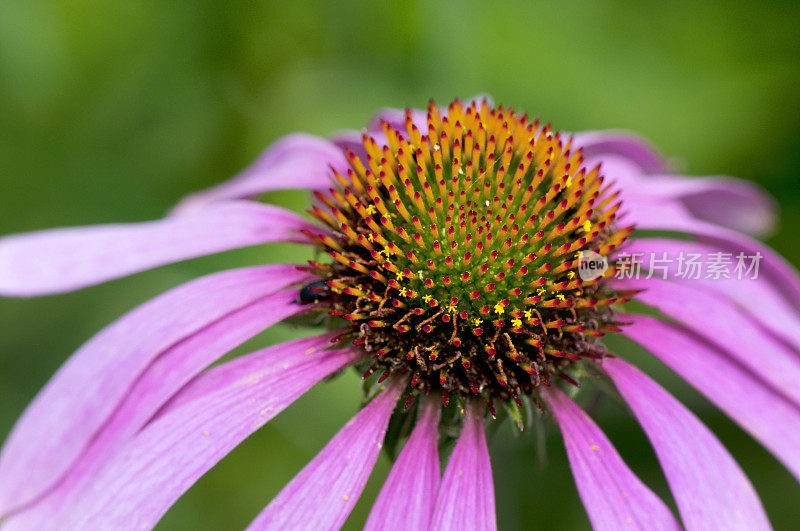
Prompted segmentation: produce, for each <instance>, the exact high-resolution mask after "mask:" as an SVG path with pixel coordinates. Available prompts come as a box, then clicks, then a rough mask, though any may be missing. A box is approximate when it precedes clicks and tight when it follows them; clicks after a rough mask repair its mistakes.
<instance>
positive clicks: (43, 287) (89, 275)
mask: <svg viewBox="0 0 800 531" xmlns="http://www.w3.org/2000/svg"><path fill="white" fill-rule="evenodd" d="M304 228H312V229H317V230H318V228H317V227H316V226H314V225H311V224H309V223H308V222H306V221H305V220H303V218H301V217H300V216H298V215H296V214H293V213H292V212H289V211H288V210H283V209H281V208H278V207H275V206H270V205H261V204H258V203H251V202H247V201H237V202H228V203H221V204H218V205H214V206H210V207H209V208H207V209H205V210H203V211H202V212H195V213H192V214H187V215H185V216H176V217H171V218H166V219H162V220H158V221H148V222H144V223H127V224H117V225H95V226H89V227H71V228H60V229H52V230H45V231H40V232H33V233H27V234H17V235H13V236H6V237H5V238H2V239H0V295H5V296H15V297H29V296H34V295H45V294H48V293H61V292H66V291H71V290H75V289H79V288H83V287H86V286H91V285H94V284H100V283H101V282H105V281H107V280H111V279H115V278H119V277H123V276H125V275H130V274H132V273H138V272H139V271H144V270H146V269H151V268H153V267H157V266H161V265H164V264H169V263H172V262H178V261H180V260H186V259H189V258H195V257H198V256H203V255H208V254H213V253H218V252H221V251H226V250H229V249H235V248H238V247H246V246H248V245H256V244H261V243H266V242H274V241H294V242H300V243H307V242H308V239H307V238H306V237H305V236H304V235H302V234H301V233H300V229H304Z"/></svg>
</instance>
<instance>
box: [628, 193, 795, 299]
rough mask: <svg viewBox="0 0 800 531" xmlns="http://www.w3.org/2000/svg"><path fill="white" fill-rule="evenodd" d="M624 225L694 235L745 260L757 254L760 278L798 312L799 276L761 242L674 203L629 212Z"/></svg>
mask: <svg viewBox="0 0 800 531" xmlns="http://www.w3.org/2000/svg"><path fill="white" fill-rule="evenodd" d="M625 222H626V223H635V224H636V227H637V228H638V229H652V230H671V231H678V232H685V233H687V234H691V235H694V236H695V237H696V238H697V239H698V240H699V241H700V242H701V243H706V244H708V245H711V246H713V247H716V248H719V249H720V250H721V251H724V252H728V253H731V254H733V256H736V255H737V254H738V253H740V252H743V253H744V254H745V255H747V256H756V255H757V254H760V255H761V257H762V258H761V260H760V266H759V276H761V277H764V278H765V280H767V281H768V282H769V283H770V284H772V285H774V286H781V287H782V289H783V298H784V299H785V300H786V301H787V302H788V303H789V304H790V305H791V306H792V307H793V308H795V309H796V310H797V311H800V275H799V274H798V272H797V270H796V269H795V268H794V267H793V266H792V265H791V264H789V263H788V262H787V261H786V260H785V259H784V258H783V257H781V256H780V255H779V254H777V253H776V252H775V251H773V250H772V249H770V248H769V247H767V246H766V245H764V244H762V243H761V242H758V241H756V240H753V239H752V238H749V237H747V236H745V235H743V234H740V233H738V232H735V231H733V230H730V229H726V228H724V227H720V226H719V225H715V224H713V223H708V222H706V221H702V220H698V219H696V218H694V217H692V216H691V214H689V212H688V211H687V210H686V208H685V207H683V206H681V205H678V204H674V203H669V204H652V205H650V206H649V207H648V208H634V209H631V210H630V212H629V214H628V216H627V217H626V218H625Z"/></svg>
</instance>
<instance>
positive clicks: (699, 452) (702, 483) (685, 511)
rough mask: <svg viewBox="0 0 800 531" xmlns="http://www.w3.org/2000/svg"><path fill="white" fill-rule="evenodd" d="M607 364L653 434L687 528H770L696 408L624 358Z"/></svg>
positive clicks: (738, 471) (649, 434)
mask: <svg viewBox="0 0 800 531" xmlns="http://www.w3.org/2000/svg"><path fill="white" fill-rule="evenodd" d="M603 370H604V371H605V372H606V373H607V374H608V375H609V376H610V377H611V379H612V380H613V381H614V385H615V386H616V387H617V389H618V390H619V392H620V394H622V397H623V398H624V399H625V402H627V403H628V405H629V406H630V408H631V410H633V414H634V415H635V416H636V418H637V420H638V421H639V424H640V425H641V426H642V428H643V429H644V431H645V433H646V434H647V437H648V438H649V439H650V443H651V444H652V445H653V449H654V450H655V451H656V456H657V457H658V460H659V461H660V462H661V467H662V468H663V470H664V475H665V476H666V478H667V482H668V483H669V485H670V489H671V490H672V494H673V496H674V497H675V501H676V502H677V504H678V510H679V511H680V514H681V519H682V520H683V523H684V524H685V526H686V528H687V529H690V530H693V529H742V530H744V529H746V530H748V531H751V530H758V529H771V527H770V524H769V521H768V520H767V515H766V514H765V513H764V508H763V507H762V506H761V501H760V500H759V499H758V494H756V491H755V489H753V486H752V485H751V484H750V480H748V479H747V476H745V475H744V472H742V470H741V469H740V468H739V465H738V464H736V461H734V460H733V458H732V457H731V455H730V454H729V453H728V451H727V450H726V449H725V447H724V446H722V444H721V443H720V442H719V441H718V440H717V438H716V437H714V434H712V433H711V431H710V430H709V429H708V428H707V427H706V426H705V425H704V424H703V423H702V422H700V420H698V418H697V417H695V416H694V414H693V413H692V412H691V411H689V410H688V409H686V407H685V406H683V404H681V403H680V402H678V401H677V400H676V399H675V398H674V397H673V396H672V395H670V394H669V393H667V392H666V391H665V390H664V389H662V388H661V387H660V386H659V385H658V384H657V383H655V382H654V381H653V380H651V379H650V378H649V377H648V376H646V375H645V374H644V373H642V372H641V371H639V370H638V369H636V368H635V367H633V366H632V365H630V364H629V363H627V362H625V361H623V360H621V359H618V358H607V359H605V360H604V361H603ZM720 376H722V375H720ZM743 398H744V399H746V397H743Z"/></svg>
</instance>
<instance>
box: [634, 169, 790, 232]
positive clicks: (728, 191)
mask: <svg viewBox="0 0 800 531" xmlns="http://www.w3.org/2000/svg"><path fill="white" fill-rule="evenodd" d="M624 192H625V194H626V199H627V198H628V197H630V196H631V195H635V196H640V197H642V198H649V199H650V200H651V201H655V202H664V201H668V200H675V201H679V202H681V203H682V204H683V205H684V206H685V207H686V209H687V210H688V212H689V213H690V214H691V215H692V216H694V217H695V218H697V219H702V220H704V221H710V222H712V223H716V224H717V225H722V226H723V227H728V228H730V229H733V230H736V231H739V232H744V233H747V234H751V235H754V236H764V235H766V234H768V233H769V232H770V231H771V230H772V228H773V227H774V225H775V222H776V220H777V206H776V204H775V201H774V200H773V199H772V198H771V197H770V196H769V194H767V193H766V192H765V191H764V189H763V188H761V187H760V186H758V185H756V184H754V183H751V182H749V181H744V180H741V179H734V178H731V177H686V176H680V175H654V176H651V177H647V178H646V180H643V181H642V182H641V185H640V186H630V187H627V188H625V190H624Z"/></svg>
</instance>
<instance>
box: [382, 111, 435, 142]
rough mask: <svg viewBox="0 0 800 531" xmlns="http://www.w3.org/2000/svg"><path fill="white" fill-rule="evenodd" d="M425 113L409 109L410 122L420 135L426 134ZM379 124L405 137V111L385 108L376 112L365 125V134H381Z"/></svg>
mask: <svg viewBox="0 0 800 531" xmlns="http://www.w3.org/2000/svg"><path fill="white" fill-rule="evenodd" d="M426 115H427V111H425V110H422V109H411V121H412V122H414V125H416V126H417V128H418V129H419V130H420V131H421V132H422V134H427V133H428V126H427V123H428V121H427V118H426ZM381 122H386V123H388V124H389V125H390V126H392V128H393V129H394V130H395V131H397V132H399V133H401V134H402V135H404V136H405V135H407V134H408V133H407V131H406V111H405V109H394V108H391V107H385V108H383V109H380V110H379V111H378V112H376V113H375V114H374V115H373V116H372V119H371V120H370V121H369V124H367V132H368V133H369V134H375V133H378V132H383V128H382V127H381Z"/></svg>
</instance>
